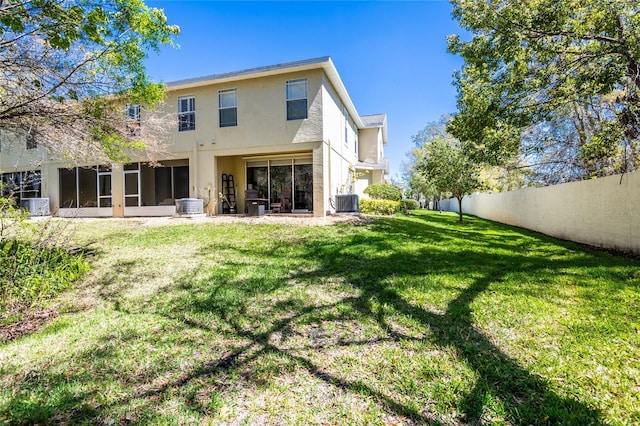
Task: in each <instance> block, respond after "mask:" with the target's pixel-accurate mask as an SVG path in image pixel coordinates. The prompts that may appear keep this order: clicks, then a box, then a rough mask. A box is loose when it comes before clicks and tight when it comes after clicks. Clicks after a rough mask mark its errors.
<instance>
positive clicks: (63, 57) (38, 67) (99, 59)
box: [0, 0, 179, 162]
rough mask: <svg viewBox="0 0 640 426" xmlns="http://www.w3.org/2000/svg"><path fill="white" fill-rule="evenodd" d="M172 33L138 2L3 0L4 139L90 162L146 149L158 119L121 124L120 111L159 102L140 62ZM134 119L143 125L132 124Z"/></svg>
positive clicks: (157, 88) (0, 113) (174, 30)
mask: <svg viewBox="0 0 640 426" xmlns="http://www.w3.org/2000/svg"><path fill="white" fill-rule="evenodd" d="M178 33H179V28H178V27H177V26H174V25H168V23H167V19H166V17H165V15H164V12H163V11H162V10H159V9H154V8H149V7H147V6H146V5H145V4H144V2H143V1H142V0H115V1H111V2H105V1H101V0H82V1H77V2H69V1H65V0H30V1H29V0H5V1H0V133H1V135H2V136H3V137H4V138H5V141H6V140H9V139H10V137H12V138H13V139H16V140H21V141H24V140H34V141H35V142H36V143H37V144H38V145H42V146H44V147H46V148H47V149H48V150H49V151H50V152H52V153H53V154H55V155H57V156H58V157H61V158H70V159H83V160H85V161H96V162H101V161H105V162H106V161H122V160H123V159H124V158H126V152H127V150H128V149H130V148H140V147H143V146H145V144H146V147H147V148H149V147H150V146H153V145H154V143H157V142H158V141H159V140H160V139H161V137H160V136H158V135H157V133H154V132H157V131H158V129H160V130H161V129H162V127H163V126H162V123H163V120H162V118H161V117H158V116H157V115H154V114H148V113H147V114H144V113H143V114H142V116H141V117H140V116H136V115H135V114H134V115H133V117H130V118H132V120H129V122H127V120H125V111H126V109H127V106H133V105H135V106H136V107H137V106H138V105H143V106H145V107H146V108H147V109H149V110H152V109H153V108H154V107H155V106H156V105H158V103H160V102H161V101H162V100H163V99H164V95H165V94H164V87H163V85H161V84H156V83H152V82H150V81H149V78H148V76H147V75H146V72H145V68H144V64H143V60H144V59H145V57H146V55H147V51H149V50H155V51H158V50H159V48H160V46H162V45H172V44H173V40H174V37H175V36H176V35H177V34H178ZM138 119H140V120H146V122H145V123H144V125H142V126H140V127H138V125H139V123H138ZM143 140H144V143H142V141H143Z"/></svg>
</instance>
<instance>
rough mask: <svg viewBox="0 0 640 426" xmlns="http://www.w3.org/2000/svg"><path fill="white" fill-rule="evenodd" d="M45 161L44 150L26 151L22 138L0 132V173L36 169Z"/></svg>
mask: <svg viewBox="0 0 640 426" xmlns="http://www.w3.org/2000/svg"><path fill="white" fill-rule="evenodd" d="M46 159H47V151H46V150H45V149H44V148H42V147H37V148H34V149H27V139H26V138H25V137H24V136H18V135H14V134H11V133H8V132H0V173H9V172H16V171H25V170H33V169H37V168H40V167H41V166H42V165H43V163H44V162H45V161H46Z"/></svg>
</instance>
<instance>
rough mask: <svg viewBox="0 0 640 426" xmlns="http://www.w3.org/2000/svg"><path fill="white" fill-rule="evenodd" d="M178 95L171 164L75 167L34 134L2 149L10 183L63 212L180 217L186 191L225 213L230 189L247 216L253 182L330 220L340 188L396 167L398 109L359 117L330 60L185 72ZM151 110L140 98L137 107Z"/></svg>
mask: <svg viewBox="0 0 640 426" xmlns="http://www.w3.org/2000/svg"><path fill="white" fill-rule="evenodd" d="M167 94H168V99H167V102H166V105H167V106H166V108H168V111H166V112H168V113H170V114H172V115H173V116H174V117H175V129H174V131H172V132H171V133H170V134H169V135H168V140H166V141H165V142H166V153H165V154H164V158H162V159H161V160H160V166H157V165H153V166H151V165H148V164H147V163H145V162H144V159H143V158H142V157H141V158H132V163H130V164H123V165H121V166H116V167H113V168H110V167H106V166H99V165H79V167H75V168H71V169H69V168H66V167H65V166H64V165H63V163H62V162H60V161H57V160H56V159H54V158H48V156H47V154H46V152H42V150H41V149H39V148H38V147H37V146H35V144H34V143H33V142H31V146H30V147H27V146H26V143H28V142H29V141H25V145H23V146H24V149H22V150H16V149H14V150H13V153H12V154H11V155H5V156H3V157H0V160H1V161H2V164H0V167H1V171H2V178H3V180H4V181H6V182H12V184H13V185H14V187H15V188H16V190H17V191H16V193H17V194H18V196H19V197H25V198H29V197H48V198H49V199H50V204H51V211H52V212H53V213H54V214H58V215H60V216H115V217H122V216H158V215H172V214H174V213H175V211H176V210H175V200H177V199H183V198H199V199H203V200H204V201H205V205H206V210H207V212H208V213H209V214H220V213H225V212H228V211H229V210H230V209H229V208H228V207H229V205H228V204H225V203H223V202H221V200H220V196H219V194H220V193H225V194H227V193H228V191H229V187H232V191H231V192H232V193H231V194H230V195H231V196H233V195H235V197H234V198H235V200H232V201H236V203H237V204H236V205H235V208H236V210H237V212H240V213H242V212H243V211H244V210H245V207H246V203H245V191H246V190H249V194H250V196H251V197H252V198H256V199H260V200H262V203H263V204H264V206H265V209H266V210H267V211H269V210H272V211H291V212H295V213H305V212H306V213H312V214H313V215H314V216H323V215H325V214H327V213H329V212H331V211H333V210H334V206H333V200H334V197H335V195H337V194H340V193H345V192H355V193H361V192H362V190H363V189H364V188H366V186H368V185H369V184H372V183H376V182H382V181H384V179H385V176H386V174H387V173H388V170H387V169H388V166H387V162H386V159H385V158H384V155H383V152H384V151H383V150H384V146H385V145H386V144H387V142H388V141H387V122H386V116H385V115H384V114H379V115H371V116H360V115H359V114H358V112H357V110H356V108H355V106H354V104H353V102H352V100H351V98H350V97H349V94H348V93H347V90H346V88H345V86H344V84H343V82H342V80H341V79H340V76H339V75H338V72H337V70H336V68H335V66H334V64H333V62H332V61H331V59H330V58H329V57H323V58H317V59H310V60H304V61H298V62H292V63H287V64H280V65H272V66H266V67H261V68H254V69H249V70H243V71H237V72H230V73H225V74H217V75H211V76H205V77H199V78H192V79H187V80H180V81H176V82H172V83H168V84H167ZM141 113H144V111H141V110H140V108H139V107H138V106H135V105H132V106H131V107H130V108H129V110H128V112H127V115H128V116H129V119H134V120H135V118H136V116H138V115H139V114H141ZM26 148H31V149H26ZM21 156H22V158H21ZM136 161H140V162H136ZM32 164H38V167H37V170H33V167H30V165H32ZM16 182H17V183H18V184H16ZM21 182H22V183H21ZM229 198H231V197H229ZM283 203H284V204H286V206H285V205H283ZM285 207H286V209H285Z"/></svg>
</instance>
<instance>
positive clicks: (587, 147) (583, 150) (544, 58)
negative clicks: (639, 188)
mask: <svg viewBox="0 0 640 426" xmlns="http://www.w3.org/2000/svg"><path fill="white" fill-rule="evenodd" d="M452 3H453V6H454V11H453V15H454V17H455V18H456V19H457V20H458V21H459V22H460V25H461V26H462V27H463V28H465V29H467V30H469V31H471V32H472V33H473V37H472V39H471V40H470V41H466V42H465V41H462V40H461V39H460V37H458V36H452V37H450V38H449V51H450V52H452V53H455V54H460V55H461V56H462V58H463V59H464V61H465V63H464V66H463V68H462V69H461V70H460V71H459V72H458V73H456V75H455V84H456V86H457V89H458V113H457V114H456V116H455V117H454V118H453V120H452V121H451V122H450V124H449V126H448V131H449V132H450V133H451V134H452V135H454V136H455V137H456V138H458V139H459V140H461V141H462V143H463V146H464V149H465V150H466V151H468V152H469V153H470V155H472V156H473V158H475V159H476V160H478V161H483V162H486V163H488V164H493V165H496V164H502V163H503V162H504V161H506V160H508V159H511V158H513V157H514V156H517V155H521V154H522V153H523V149H526V147H524V148H523V146H522V142H523V138H524V137H525V136H526V135H527V133H528V132H531V130H532V129H534V128H535V126H543V127H542V128H544V126H547V125H548V123H553V122H554V121H555V122H556V123H558V122H559V121H560V120H563V119H569V120H573V123H574V124H575V125H576V126H575V127H576V128H575V132H576V134H577V135H578V137H579V138H580V141H579V142H580V143H579V144H577V145H574V146H577V148H578V150H579V152H578V155H577V156H576V157H574V158H579V159H582V160H584V162H585V163H589V164H591V166H594V167H596V168H598V169H599V170H600V169H604V168H608V170H609V171H611V172H614V171H622V172H624V171H629V170H633V169H634V168H637V167H638V165H639V164H638V159H639V151H640V146H639V145H640V142H639V135H640V5H639V4H638V2H637V1H636V0H566V1H557V0H534V1H530V2H526V3H523V2H521V1H518V0H505V1H501V2H493V1H490V2H487V1H485V0H452ZM537 129H538V130H540V129H541V127H538V128H537ZM612 164H613V166H612Z"/></svg>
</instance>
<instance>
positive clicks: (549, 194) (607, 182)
mask: <svg viewBox="0 0 640 426" xmlns="http://www.w3.org/2000/svg"><path fill="white" fill-rule="evenodd" d="M442 207H443V209H444V210H449V211H458V203H457V200H455V199H451V200H449V202H448V203H447V202H445V203H443V206H442ZM462 210H463V212H464V213H469V214H472V215H475V216H479V217H482V218H486V219H490V220H494V221H497V222H502V223H506V224H509V225H515V226H519V227H522V228H527V229H532V230H534V231H538V232H541V233H543V234H547V235H551V236H554V237H558V238H562V239H566V240H571V241H577V242H580V243H585V244H590V245H593V246H597V247H604V248H610V249H615V250H621V251H626V252H634V253H640V173H638V172H636V173H630V174H626V175H622V176H621V175H616V176H608V177H604V178H598V179H593V180H588V181H581V182H572V183H567V184H563V185H556V186H549V187H545V188H524V189H519V190H517V191H510V192H503V193H497V194H483V193H475V194H472V195H471V196H467V197H465V198H464V200H463V205H462Z"/></svg>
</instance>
